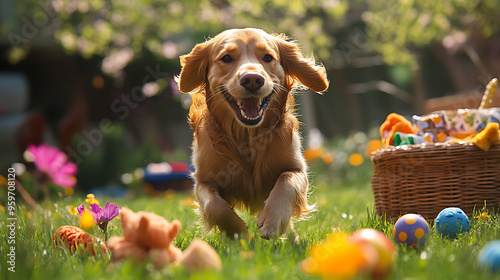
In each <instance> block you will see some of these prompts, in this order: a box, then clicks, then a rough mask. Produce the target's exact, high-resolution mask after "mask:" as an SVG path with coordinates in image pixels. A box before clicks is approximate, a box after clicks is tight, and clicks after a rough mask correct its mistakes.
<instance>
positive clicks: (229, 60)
mask: <svg viewBox="0 0 500 280" xmlns="http://www.w3.org/2000/svg"><path fill="white" fill-rule="evenodd" d="M221 60H222V61H224V62H225V63H229V62H231V61H233V58H232V57H231V56H230V55H228V54H226V55H225V56H223V57H222V58H221Z"/></svg>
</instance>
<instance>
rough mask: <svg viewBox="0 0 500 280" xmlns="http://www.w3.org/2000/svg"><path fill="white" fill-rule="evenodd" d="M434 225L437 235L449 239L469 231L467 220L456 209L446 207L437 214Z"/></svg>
mask: <svg viewBox="0 0 500 280" xmlns="http://www.w3.org/2000/svg"><path fill="white" fill-rule="evenodd" d="M435 224H436V230H437V232H438V234H440V235H443V236H446V237H450V238H455V237H457V235H458V234H459V233H463V232H468V231H469V218H468V217H467V215H466V214H465V213H464V211H462V209H460V208H457V207H448V208H445V209H443V210H442V211H441V212H439V214H438V215H437V217H436V220H435Z"/></svg>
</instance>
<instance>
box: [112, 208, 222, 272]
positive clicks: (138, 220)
mask: <svg viewBox="0 0 500 280" xmlns="http://www.w3.org/2000/svg"><path fill="white" fill-rule="evenodd" d="M121 221H122V228H123V236H113V237H111V238H110V239H109V241H108V247H109V249H110V250H111V252H112V257H113V259H114V260H115V261H119V260H122V259H133V260H137V261H139V262H143V261H145V260H147V259H149V260H151V261H152V263H153V264H154V265H155V267H156V268H158V269H161V268H163V267H165V266H166V265H167V264H173V265H183V266H184V267H185V269H186V270H187V271H190V272H193V271H198V270H203V269H215V270H220V269H222V263H221V260H220V257H219V255H218V254H217V252H216V251H215V250H214V249H213V248H212V247H211V246H210V245H208V244H207V243H205V242H203V241H202V240H199V239H195V240H193V242H191V244H190V245H189V246H188V248H187V249H186V250H185V251H184V252H182V251H181V250H180V249H179V248H177V247H175V246H174V245H172V241H173V240H174V238H175V237H176V235H177V233H179V231H180V229H181V222H179V221H178V220H173V221H172V222H170V223H169V222H168V221H167V220H166V219H165V218H163V217H161V216H159V215H157V214H155V213H151V212H142V211H141V212H137V213H135V212H133V211H132V210H130V209H128V208H122V209H121Z"/></svg>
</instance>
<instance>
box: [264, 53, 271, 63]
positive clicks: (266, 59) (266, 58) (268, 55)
mask: <svg viewBox="0 0 500 280" xmlns="http://www.w3.org/2000/svg"><path fill="white" fill-rule="evenodd" d="M273 59H274V57H273V56H272V55H270V54H266V55H265V56H264V58H263V59H262V60H264V62H271V61H273Z"/></svg>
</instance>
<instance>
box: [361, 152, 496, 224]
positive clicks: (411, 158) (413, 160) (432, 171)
mask: <svg viewBox="0 0 500 280" xmlns="http://www.w3.org/2000/svg"><path fill="white" fill-rule="evenodd" d="M371 160H372V165H373V175H372V188H373V193H374V196H375V209H376V212H377V214H378V215H381V216H383V215H386V217H387V218H389V219H391V220H396V219H397V218H399V217H400V216H401V215H404V214H406V213H417V214H420V215H422V216H423V217H424V218H425V219H427V221H433V220H434V219H435V218H436V216H437V214H439V212H440V211H441V210H443V209H444V208H446V207H459V208H461V209H462V210H463V211H464V212H465V213H467V215H469V217H471V216H472V214H473V210H474V209H475V210H476V211H480V210H481V209H482V208H483V207H484V206H485V203H486V206H487V207H488V208H489V209H492V210H493V211H496V210H498V208H500V145H493V146H491V148H490V149H489V150H488V151H482V150H481V149H479V148H477V147H476V146H475V145H473V144H472V143H437V144H422V145H404V146H399V147H388V148H382V149H379V150H378V151H376V152H375V153H374V154H373V155H372V158H371Z"/></svg>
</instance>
